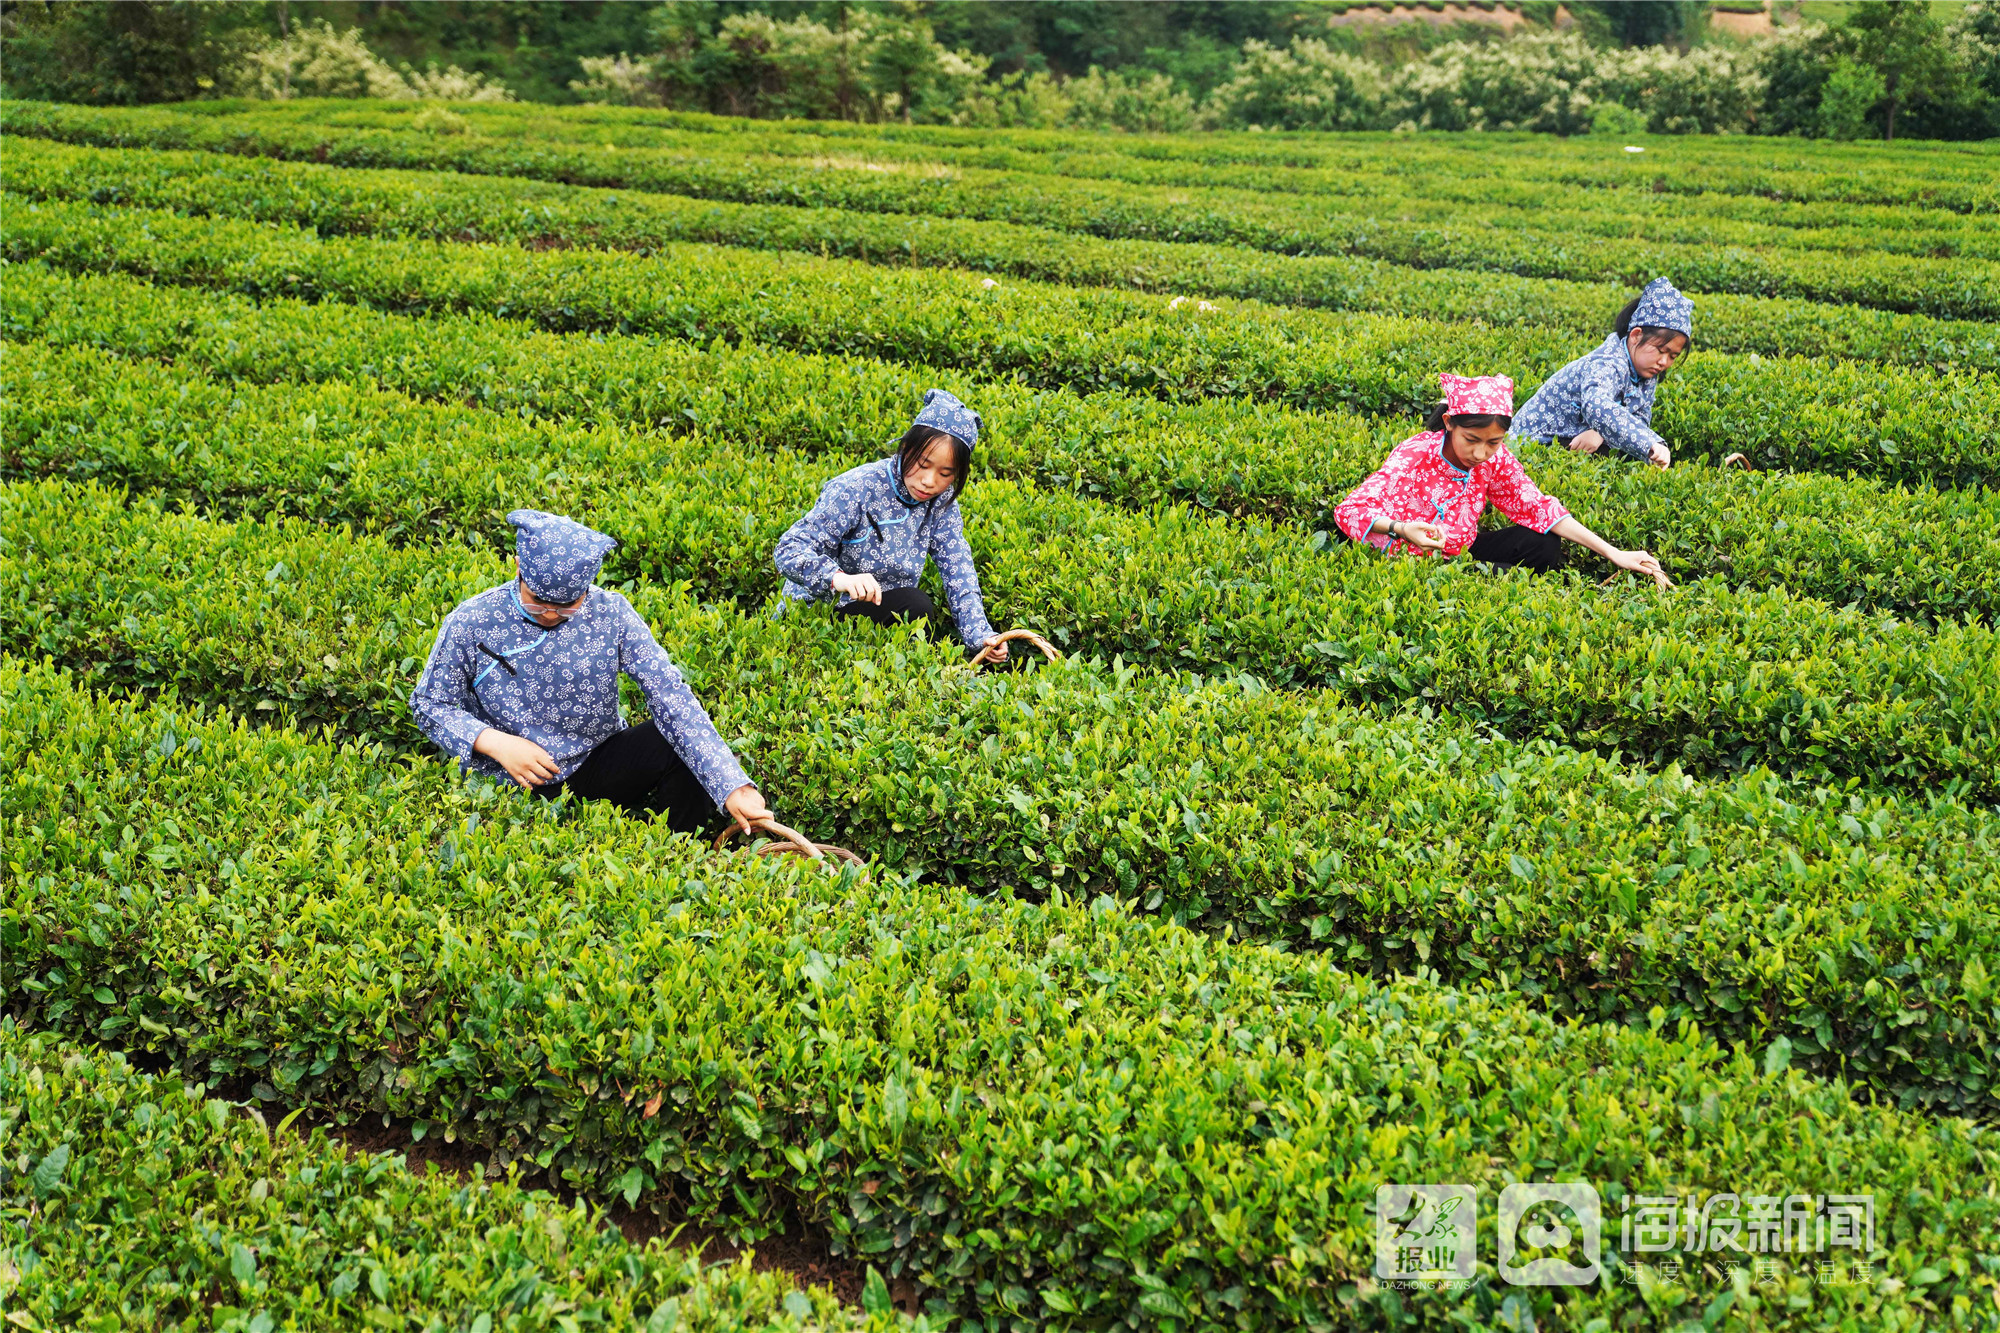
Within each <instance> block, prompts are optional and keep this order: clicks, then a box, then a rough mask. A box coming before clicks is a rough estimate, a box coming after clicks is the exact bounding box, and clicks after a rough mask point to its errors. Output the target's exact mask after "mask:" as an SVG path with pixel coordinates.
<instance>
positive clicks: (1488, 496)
mask: <svg viewBox="0 0 2000 1333" xmlns="http://www.w3.org/2000/svg"><path fill="white" fill-rule="evenodd" d="M1438 381H1439V383H1440V384H1442V385H1443V387H1444V401H1443V402H1441V403H1439V404H1438V405H1437V407H1436V408H1435V409H1433V410H1432V412H1431V415H1430V419H1429V420H1428V421H1426V422H1425V423H1424V427H1425V429H1424V433H1423V434H1421V435H1412V436H1411V437H1410V438H1409V439H1407V440H1404V441H1403V442H1402V443H1401V444H1399V445H1397V446H1396V447H1395V449H1394V450H1393V451H1391V453H1390V454H1389V457H1388V459H1387V460H1386V461H1385V462H1384V463H1383V464H1382V466H1381V467H1380V468H1379V469H1377V470H1376V472H1375V474H1374V475H1373V476H1371V477H1369V478H1368V480H1366V481H1364V482H1362V483H1361V484H1360V485H1359V486H1356V487H1355V488H1354V490H1353V491H1352V492H1351V493H1350V494H1349V495H1348V497H1347V498H1346V499H1345V500H1343V501H1341V502H1340V507H1339V508H1338V509H1336V510H1334V512H1333V518H1334V522H1335V523H1336V524H1338V525H1339V527H1340V530H1341V532H1343V533H1345V534H1346V535H1347V536H1348V537H1349V538H1350V539H1352V540H1354V541H1357V542H1367V543H1369V544H1370V545H1373V546H1377V547H1379V548H1381V549H1382V550H1384V551H1392V552H1393V551H1416V552H1419V553H1421V554H1426V555H1428V554H1429V553H1431V552H1433V551H1439V552H1442V553H1443V554H1445V555H1447V556H1455V555H1459V554H1461V553H1463V552H1465V551H1470V552H1471V553H1472V558H1473V559H1474V560H1482V561H1485V562H1486V563H1488V564H1494V565H1519V566H1521V567H1523V568H1526V569H1559V568H1561V567H1562V564H1563V561H1564V557H1565V555H1566V554H1567V553H1566V552H1565V551H1564V549H1563V544H1562V541H1561V539H1562V538H1565V537H1566V538H1568V539H1569V540H1570V541H1573V542H1575V543H1577V544H1578V545H1579V546H1585V547H1588V548H1590V549H1591V550H1593V551H1595V552H1597V553H1598V554H1599V555H1601V556H1603V557H1604V558H1605V559H1606V560H1609V561H1610V562H1611V563H1612V564H1614V565H1616V566H1617V567H1618V568H1620V569H1629V570H1631V571H1632V572H1633V573H1635V574H1645V575H1648V576H1650V577H1651V578H1652V580H1653V581H1654V582H1655V583H1657V584H1659V586H1660V587H1662V588H1671V587H1672V586H1673V583H1672V582H1671V581H1670V580H1669V579H1668V578H1667V575H1666V572H1665V571H1664V570H1662V569H1661V568H1660V562H1659V561H1658V560H1655V559H1654V558H1653V557H1652V556H1651V555H1649V554H1647V553H1646V552H1644V551H1621V550H1619V549H1618V548H1617V547H1615V546H1613V545H1612V544H1611V543H1610V542H1607V541H1605V540H1604V539H1603V538H1602V537H1600V536H1598V535H1597V534H1596V533H1594V532H1592V531H1591V530H1590V529H1589V528H1586V527H1585V526H1583V524H1581V523H1579V522H1577V521H1576V519H1575V518H1573V517H1571V516H1570V512H1569V510H1567V509H1565V508H1563V505H1562V502H1561V501H1559V500H1557V499H1556V498H1555V497H1553V496H1548V495H1543V494H1542V493H1541V491H1539V490H1537V489H1536V487H1535V483H1534V482H1533V481H1530V480H1529V479H1528V474H1527V473H1526V472H1525V471H1523V470H1522V467H1521V461H1520V460H1519V459H1518V458H1516V457H1514V455H1513V453H1512V451H1510V450H1509V449H1508V448H1507V444H1506V439H1507V429H1508V427H1509V426H1510V425H1512V424H1513V419H1514V381H1513V380H1511V379H1508V378H1507V377H1506V376H1505V375H1482V376H1477V377H1469V376H1464V375H1440V376H1438ZM1488 502H1491V503H1492V505H1493V507H1494V508H1496V509H1498V510H1499V511H1500V512H1501V513H1502V514H1505V515H1506V516H1507V517H1508V518H1510V519H1512V520H1513V524H1512V525H1511V526H1508V527H1505V528H1501V529H1499V530H1498V531H1495V532H1481V531H1480V530H1479V516H1480V515H1481V514H1482V513H1484V512H1485V510H1486V506H1487V504H1488Z"/></svg>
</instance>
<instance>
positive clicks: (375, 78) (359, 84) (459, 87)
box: [223, 19, 513, 102]
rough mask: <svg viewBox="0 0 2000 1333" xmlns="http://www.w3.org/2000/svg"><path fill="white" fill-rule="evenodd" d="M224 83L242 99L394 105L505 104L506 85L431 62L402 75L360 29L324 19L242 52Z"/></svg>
mask: <svg viewBox="0 0 2000 1333" xmlns="http://www.w3.org/2000/svg"><path fill="white" fill-rule="evenodd" d="M223 84H224V86H225V88H227V89H228V90H229V91H232V92H235V93H238V94H241V95H242V96H245V97H261V98H267V99H270V100H274V101H288V100H290V99H291V98H294V97H377V98H386V99H393V100H398V101H409V100H413V99H423V100H426V101H444V102H509V101H512V100H513V94H512V93H510V92H508V91H507V89H506V87H505V85H503V84H500V83H498V82H495V81H493V80H489V79H488V78H487V77H486V76H485V75H484V74H468V73H466V72H465V71H464V70H462V69H460V68H459V67H458V66H456V65H452V66H450V67H449V68H447V69H442V70H441V69H439V68H438V67H437V63H436V62H435V61H433V62H431V64H430V66H429V68H428V69H425V70H423V71H421V72H419V71H417V70H415V69H412V68H410V66H408V65H404V66H403V68H402V69H401V71H398V70H396V69H395V68H393V67H392V66H390V64H389V63H388V62H387V61H385V60H383V59H382V58H381V57H379V56H377V55H376V54H375V53H374V52H373V51H371V50H369V49H368V43H367V42H365V41H363V40H362V39H361V29H359V28H349V29H348V30H347V31H346V32H341V31H340V30H339V29H337V28H335V27H334V26H333V25H332V24H331V23H328V22H327V21H326V20H325V19H321V20H319V22H317V23H302V24H300V25H299V26H298V27H297V28H296V29H294V30H293V31H292V32H291V34H290V35H288V36H285V37H273V38H270V39H268V40H266V41H265V42H263V43H262V44H261V45H258V46H254V47H252V48H250V49H249V50H248V51H246V52H244V54H243V56H242V58H241V59H239V60H238V61H237V62H236V64H235V65H233V66H232V67H231V68H230V69H229V70H228V71H226V73H225V76H224V79H223Z"/></svg>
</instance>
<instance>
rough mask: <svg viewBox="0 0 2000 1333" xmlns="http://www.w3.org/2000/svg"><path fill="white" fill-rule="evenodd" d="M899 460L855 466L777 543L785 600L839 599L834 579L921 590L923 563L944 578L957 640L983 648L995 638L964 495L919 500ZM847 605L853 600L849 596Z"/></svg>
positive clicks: (832, 483) (823, 492) (825, 490)
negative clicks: (868, 577) (906, 485)
mask: <svg viewBox="0 0 2000 1333" xmlns="http://www.w3.org/2000/svg"><path fill="white" fill-rule="evenodd" d="M896 465H897V459H896V456H895V455H893V454H892V455H890V456H889V457H887V458H882V459H877V460H876V461H875V462H873V463H863V464H862V465H861V466H860V467H857V468H850V469H849V470H847V471H846V472H843V473H841V474H840V475H839V476H837V477H835V478H834V479H833V480H832V481H829V482H828V483H827V484H826V486H825V487H824V488H823V489H822V490H821V491H820V493H819V502H818V503H817V504H815V505H814V506H813V507H812V510H811V511H810V512H809V513H807V514H806V516H805V517H804V518H802V519H800V520H799V521H798V522H796V523H794V524H792V526H791V527H790V529H788V530H787V531H786V533H785V535H784V536H782V537H780V538H779V539H778V550H777V563H778V572H779V573H780V574H783V575H784V576H785V596H787V597H789V598H791V599H793V600H794V601H802V602H811V601H819V600H821V599H823V598H828V597H831V596H833V576H834V575H835V574H843V573H844V574H873V575H874V576H875V577H876V579H877V580H878V581H879V582H880V583H881V584H882V587H883V590H884V591H887V590H888V589H891V588H914V587H916V586H917V579H918V578H919V577H920V576H921V575H922V574H923V572H924V561H925V560H927V559H935V560H936V561H937V565H938V572H939V573H940V574H942V575H943V576H944V595H945V601H946V602H947V603H949V605H950V607H951V616H952V619H953V620H955V621H956V622H958V637H959V638H960V639H961V640H963V641H964V643H965V646H966V647H968V648H977V647H979V646H980V645H981V644H983V643H985V642H986V641H987V640H988V639H990V638H992V637H993V626H991V625H989V624H988V623H987V622H986V603H985V600H984V598H982V597H981V596H980V593H979V575H978V573H977V572H975V571H974V569H973V568H972V548H971V547H969V546H967V545H966V544H965V519H964V517H963V516H962V515H961V514H960V513H959V510H958V497H957V496H955V495H954V496H953V497H952V498H951V499H949V500H930V501H922V502H920V501H916V500H912V499H911V498H910V495H909V492H907V491H905V490H904V489H903V479H902V477H900V476H899V475H897V471H896ZM840 600H841V602H842V603H843V604H845V603H846V602H847V601H848V600H849V599H848V598H846V597H842V598H841V599H840Z"/></svg>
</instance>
